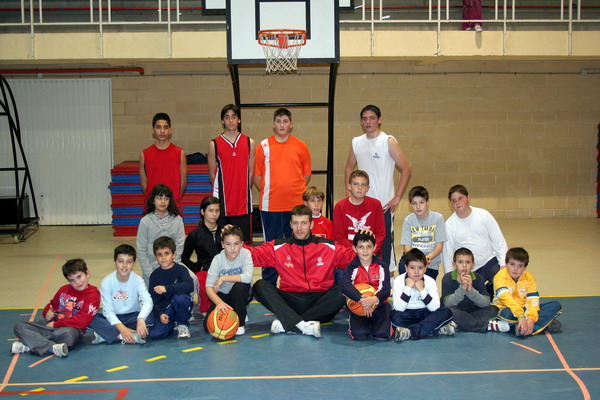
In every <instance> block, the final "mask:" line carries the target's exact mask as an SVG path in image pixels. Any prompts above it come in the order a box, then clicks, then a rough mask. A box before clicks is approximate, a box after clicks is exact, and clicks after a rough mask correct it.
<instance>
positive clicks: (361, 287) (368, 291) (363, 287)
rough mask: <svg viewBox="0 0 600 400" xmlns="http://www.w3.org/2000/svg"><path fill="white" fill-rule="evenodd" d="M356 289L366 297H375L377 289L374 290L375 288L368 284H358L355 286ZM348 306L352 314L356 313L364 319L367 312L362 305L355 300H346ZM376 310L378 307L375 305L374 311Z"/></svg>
mask: <svg viewBox="0 0 600 400" xmlns="http://www.w3.org/2000/svg"><path fill="white" fill-rule="evenodd" d="M354 287H355V288H356V290H358V291H359V292H360V293H361V294H364V295H366V296H374V295H375V289H374V288H373V286H371V285H369V284H367V283H357V284H356V285H354ZM346 305H347V306H348V310H350V311H351V312H352V313H354V314H356V315H360V316H361V317H364V315H365V310H364V309H363V307H362V306H361V305H360V303H358V302H356V301H354V300H351V299H348V300H346ZM375 308H376V306H375V305H373V310H374V309H375Z"/></svg>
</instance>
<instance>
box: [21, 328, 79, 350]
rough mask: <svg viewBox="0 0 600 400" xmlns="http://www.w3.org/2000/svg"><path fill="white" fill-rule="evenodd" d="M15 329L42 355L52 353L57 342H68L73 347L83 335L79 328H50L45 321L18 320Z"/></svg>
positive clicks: (24, 341)
mask: <svg viewBox="0 0 600 400" xmlns="http://www.w3.org/2000/svg"><path fill="white" fill-rule="evenodd" d="M14 330H15V335H17V337H18V338H19V340H20V341H21V342H23V344H25V346H27V347H29V348H30V349H31V351H32V352H34V353H37V354H39V355H40V356H42V355H44V354H45V353H50V354H51V353H52V346H53V345H55V344H57V343H66V344H67V346H69V347H71V346H73V345H75V344H76V343H77V342H79V341H80V340H81V338H82V337H83V333H82V332H81V331H80V330H79V329H77V328H71V327H61V328H50V327H48V326H46V322H45V321H36V322H17V323H16V324H15V328H14Z"/></svg>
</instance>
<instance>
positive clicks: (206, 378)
mask: <svg viewBox="0 0 600 400" xmlns="http://www.w3.org/2000/svg"><path fill="white" fill-rule="evenodd" d="M566 371H567V370H566V369H565V368H546V369H544V368H535V369H518V370H515V369H504V370H481V371H431V372H382V373H374V374H330V375H282V376H272V375H271V376H268V375H265V376H213V377H209V376H199V377H188V378H144V379H118V380H105V381H81V382H72V383H71V384H77V385H88V384H94V385H98V384H115V383H146V382H187V381H190V382H197V381H253V380H291V379H339V378H352V379H355V378H373V377H399V376H430V375H438V376H440V375H487V374H523V373H526V374H529V373H532V372H566ZM571 371H600V367H595V368H571ZM64 384H65V382H23V383H8V384H7V385H6V386H41V385H46V386H50V385H64Z"/></svg>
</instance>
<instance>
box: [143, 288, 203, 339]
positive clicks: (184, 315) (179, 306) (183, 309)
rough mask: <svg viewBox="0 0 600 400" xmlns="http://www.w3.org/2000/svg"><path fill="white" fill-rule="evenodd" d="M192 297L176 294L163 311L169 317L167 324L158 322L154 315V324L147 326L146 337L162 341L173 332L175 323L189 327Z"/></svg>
mask: <svg viewBox="0 0 600 400" xmlns="http://www.w3.org/2000/svg"><path fill="white" fill-rule="evenodd" d="M192 305H193V302H192V297H191V296H190V295H189V294H188V293H182V294H176V295H174V296H173V299H172V300H171V304H170V305H169V307H167V309H166V310H165V311H164V314H167V315H168V316H169V322H168V323H166V324H163V323H162V322H161V321H160V315H158V314H155V315H154V324H153V325H152V326H150V325H148V324H147V325H148V336H149V337H151V338H152V339H154V340H158V339H164V338H166V337H168V336H169V335H170V334H171V333H173V331H174V330H175V322H177V324H178V325H186V326H189V325H190V322H189V321H190V318H191V316H192Z"/></svg>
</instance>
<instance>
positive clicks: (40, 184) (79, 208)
mask: <svg viewBox="0 0 600 400" xmlns="http://www.w3.org/2000/svg"><path fill="white" fill-rule="evenodd" d="M8 83H9V84H10V87H11V89H12V91H13V94H14V97H15V101H16V104H17V110H18V112H19V119H20V121H21V135H22V142H23V147H24V149H25V155H26V157H27V161H28V163H29V170H30V173H31V176H32V180H33V189H34V192H35V197H36V200H37V206H38V211H39V214H40V224H42V225H86V224H110V222H111V210H110V192H109V190H108V184H109V182H110V180H111V179H110V169H111V168H112V166H113V135H112V93H111V80H110V79H12V80H9V81H8ZM0 166H1V167H12V150H11V145H10V135H9V131H8V124H7V122H6V118H0ZM21 175H22V174H21ZM20 184H22V177H21V183H20ZM26 192H27V193H29V189H28V188H27V189H26ZM10 194H13V197H14V177H13V176H12V173H10V172H2V173H0V195H2V196H7V195H10ZM29 194H30V193H29ZM30 196H31V194H30ZM30 210H32V212H33V207H30Z"/></svg>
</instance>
